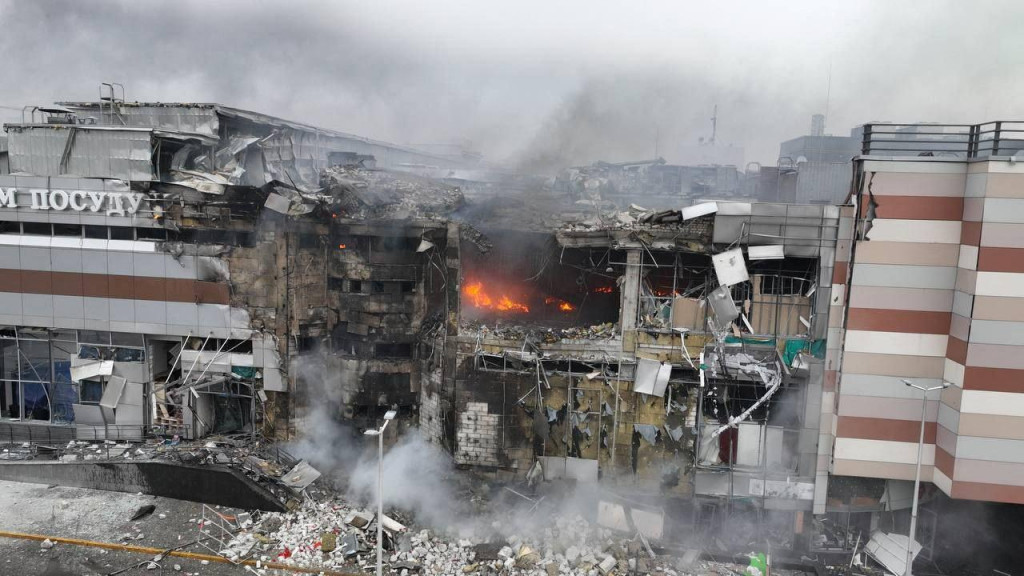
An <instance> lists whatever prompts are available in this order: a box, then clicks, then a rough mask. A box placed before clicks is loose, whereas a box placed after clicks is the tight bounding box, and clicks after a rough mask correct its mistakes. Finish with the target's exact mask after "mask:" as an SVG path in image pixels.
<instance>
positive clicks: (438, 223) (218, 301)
mask: <svg viewBox="0 0 1024 576" xmlns="http://www.w3.org/2000/svg"><path fill="white" fill-rule="evenodd" d="M26 114H27V116H29V115H30V116H31V117H26V119H25V121H24V122H22V123H19V124H10V125H7V126H6V130H7V133H8V138H9V160H10V166H11V172H12V174H10V175H3V176H0V205H2V207H0V219H2V224H0V226H2V232H3V233H2V234H0V241H2V242H3V245H0V248H2V250H0V255H2V256H3V258H4V260H3V262H4V264H3V267H4V269H5V274H3V276H2V280H0V282H3V284H2V286H0V322H2V332H0V342H2V343H3V346H4V354H3V356H2V359H3V360H2V361H3V365H2V366H3V372H2V381H3V383H2V388H0V400H2V402H0V404H2V405H3V410H4V411H3V413H2V420H0V426H5V427H7V428H8V429H9V430H10V431H11V432H10V433H11V435H12V436H13V435H15V434H18V435H21V436H23V437H26V438H28V437H31V438H35V437H37V435H40V434H46V435H48V437H54V436H63V437H78V438H136V439H139V438H144V437H146V436H149V435H152V434H179V435H181V436H184V437H189V438H191V437H201V436H203V435H206V434H210V433H215V432H216V433H220V432H237V431H243V432H248V433H251V434H256V433H257V432H262V433H263V434H265V435H272V436H276V437H278V438H289V437H291V436H293V435H294V434H295V433H296V429H297V428H298V427H299V426H301V425H302V423H303V422H304V421H305V419H306V417H307V416H308V415H309V414H310V413H311V409H312V408H316V409H322V410H325V411H326V413H327V414H329V415H330V416H331V417H332V418H334V419H336V420H342V421H347V422H349V423H350V424H352V425H354V426H356V427H363V428H365V427H370V426H372V425H374V423H375V422H376V421H377V419H379V418H380V416H381V415H382V414H383V413H384V411H387V410H390V409H395V410H397V412H398V414H399V418H398V422H399V426H395V427H392V428H390V429H389V430H390V431H391V433H397V432H398V431H400V430H401V429H402V428H403V426H418V427H419V428H420V429H421V430H422V431H423V432H424V433H425V434H426V436H427V437H429V438H430V439H431V440H433V441H434V442H436V443H437V444H438V445H440V446H443V447H445V448H446V449H447V450H448V451H449V452H450V453H451V454H453V456H454V458H455V461H456V462H457V463H458V464H460V465H464V466H468V467H472V468H474V469H476V470H478V471H481V472H485V473H490V474H493V475H494V476H495V477H498V478H504V479H509V478H526V477H530V478H534V479H536V478H539V477H544V478H557V477H562V478H573V479H576V480H578V481H582V482H591V481H596V480H598V478H600V479H602V480H603V481H605V482H607V483H609V484H610V485H613V486H617V487H620V488H622V489H624V490H629V491H632V492H634V493H639V494H647V495H654V494H662V495H673V496H678V497H681V498H686V499H693V500H692V501H693V502H696V503H699V504H700V505H701V506H706V513H708V514H712V513H714V511H715V510H717V509H718V507H719V505H720V504H721V503H723V502H724V503H728V509H729V510H732V509H733V503H738V502H741V501H742V502H750V501H751V500H756V501H757V502H759V505H758V507H759V508H766V509H774V510H782V511H784V512H781V514H783V515H785V517H786V518H787V520H786V521H787V522H790V524H791V525H792V524H793V522H792V521H791V520H792V519H791V518H789V517H790V516H793V515H799V514H801V513H802V512H804V511H810V510H811V508H812V504H813V501H814V499H815V497H816V495H817V494H819V493H821V492H822V489H821V488H820V487H819V485H820V484H821V483H822V481H823V478H825V477H827V473H828V471H827V466H825V467H823V465H822V464H821V459H820V458H819V455H818V450H819V446H818V443H817V438H818V437H819V432H820V431H819V425H820V421H819V413H820V410H819V409H818V406H819V405H820V402H819V401H820V398H821V390H822V383H823V374H824V371H823V364H822V363H823V360H822V356H823V351H824V338H825V336H826V329H827V328H826V327H827V326H828V311H829V310H828V295H829V290H828V287H829V286H830V283H831V279H832V276H833V274H832V272H831V266H832V262H833V259H834V250H835V235H836V230H837V226H838V224H837V222H838V209H836V208H833V207H826V206H799V207H797V206H786V205H778V204H749V203H730V202H720V203H717V204H716V203H706V204H700V205H696V206H690V207H687V208H684V209H682V210H666V211H661V212H656V211H647V210H643V209H641V208H639V207H636V206H633V207H631V208H630V209H629V210H627V211H615V210H613V211H609V210H608V209H607V207H608V206H609V205H610V204H611V203H609V202H604V201H602V200H601V199H600V198H598V199H596V200H595V199H594V198H589V197H588V198H589V199H583V200H582V201H580V199H579V198H577V197H573V196H571V195H567V194H562V193H560V192H559V190H557V189H556V190H550V189H549V190H546V191H537V190H535V189H532V188H531V191H529V192H524V193H521V194H518V195H517V196H516V197H515V198H508V197H503V196H502V195H501V194H499V193H495V190H494V186H512V187H514V186H515V185H516V179H515V177H514V176H509V175H503V176H502V177H501V178H498V179H494V180H491V181H488V182H486V184H485V185H483V184H482V185H479V186H478V187H477V190H478V192H479V193H480V194H481V196H480V200H479V202H478V203H477V204H475V205H470V204H469V203H468V202H467V199H466V197H465V196H464V194H463V192H462V189H461V188H460V187H457V186H454V185H453V183H452V182H453V181H452V180H451V179H436V178H431V177H427V176H424V175H423V174H424V173H434V172H437V170H438V168H437V167H446V166H447V167H449V168H450V169H451V173H452V174H459V175H460V176H459V178H460V179H462V178H468V177H470V175H471V174H474V171H473V170H472V168H473V166H472V164H471V163H472V162H476V160H477V159H474V158H468V159H467V158H466V157H463V156H458V157H447V156H439V155H436V154H428V153H426V152H421V151H417V150H413V149H408V148H403V147H398V146H394V145H389V144H386V143H381V142H375V141H370V140H366V139H362V138H358V137H354V136H351V135H346V134H341V133H337V132H331V131H327V130H321V129H317V128H313V127H310V126H306V125H301V124H297V123H293V122H288V121H285V120H282V119H279V118H274V117H271V116H266V115H262V114H257V113H254V112H248V111H242V110H238V109H234V108H229V107H225V106H220V105H213V104H209V105H206V104H144V103H129V102H124V101H123V99H120V98H117V97H116V96H115V94H110V97H109V98H107V99H105V100H103V101H101V102H99V103H64V104H62V105H60V106H55V107H47V108H39V109H34V110H31V111H27V112H26ZM427 165H429V166H432V167H433V168H431V169H430V170H426V171H425V170H423V169H422V167H423V166H427ZM482 180H486V179H482ZM525 183H529V186H532V185H533V184H535V183H536V180H535V179H529V178H525V179H523V180H521V181H519V184H522V185H524V186H527V184H525ZM737 509H738V505H737ZM700 510H704V509H703V508H700ZM702 513H703V512H702ZM728 517H729V515H727V514H724V513H723V514H722V515H721V516H720V518H722V519H723V521H724V519H727V518H728ZM796 524H798V525H801V526H802V524H800V522H797V523H796Z"/></svg>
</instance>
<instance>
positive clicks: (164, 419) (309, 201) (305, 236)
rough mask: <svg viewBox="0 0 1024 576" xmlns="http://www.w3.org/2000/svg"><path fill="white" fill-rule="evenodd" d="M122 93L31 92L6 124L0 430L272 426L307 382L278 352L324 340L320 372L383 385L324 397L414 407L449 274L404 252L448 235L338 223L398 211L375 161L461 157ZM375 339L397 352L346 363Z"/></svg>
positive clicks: (130, 432)
mask: <svg viewBox="0 0 1024 576" xmlns="http://www.w3.org/2000/svg"><path fill="white" fill-rule="evenodd" d="M121 96H122V95H121V94H119V93H118V92H117V91H115V88H114V87H109V89H108V92H107V96H106V97H105V98H104V99H103V100H101V101H100V102H96V103H81V102H74V103H70V102H69V103H63V104H61V105H56V106H50V107H37V108H31V109H26V111H25V117H24V118H23V121H22V122H21V123H17V124H8V125H5V130H6V132H7V135H8V142H9V147H8V148H7V154H6V155H5V156H6V157H7V158H8V159H9V163H10V174H4V175H0V254H2V265H0V267H2V268H3V270H2V272H0V346H2V348H3V353H2V355H0V406H2V412H0V426H2V427H4V428H5V430H4V432H5V434H7V435H8V436H9V437H10V438H24V439H29V440H34V439H43V438H45V439H47V440H57V439H67V438H74V437H78V438H82V439H92V438H127V439H132V438H134V439H141V438H143V437H146V436H148V435H151V434H154V433H159V434H178V435H181V436H183V437H186V438H191V437H200V436H203V435H206V434H209V433H212V432H232V431H248V432H250V433H253V434H255V433H256V432H257V431H259V430H263V431H264V432H267V433H271V434H275V433H276V434H277V435H279V436H281V437H286V436H288V435H289V434H290V427H291V426H293V424H294V421H295V406H296V403H295V399H296V398H297V397H302V398H303V400H305V398H304V397H303V394H302V393H301V389H302V386H301V385H297V384H296V375H295V374H296V372H297V371H296V370H293V369H291V368H292V367H293V366H294V365H295V364H296V362H297V359H299V358H301V357H302V356H304V355H306V354H309V353H311V352H312V351H313V350H315V349H317V348H319V347H321V346H322V345H323V343H325V342H326V343H328V345H329V344H330V343H331V342H332V341H333V342H334V345H333V348H334V349H335V351H336V352H337V355H336V356H335V358H336V360H335V362H336V364H335V365H332V366H331V367H330V369H332V370H342V371H349V372H346V373H352V374H358V377H359V379H360V381H367V382H373V383H374V389H375V390H376V393H375V394H369V393H367V394H364V395H359V394H357V393H355V392H351V393H348V394H341V395H338V396H336V397H335V400H337V401H339V402H340V401H341V400H342V399H344V400H345V403H346V405H348V406H350V407H351V409H350V412H352V413H353V414H355V413H359V412H360V411H359V409H358V408H357V407H358V406H359V405H360V402H363V405H370V404H373V405H374V406H376V405H377V404H378V403H379V402H387V403H389V404H399V405H404V406H408V405H410V404H412V403H413V402H412V400H410V398H413V397H414V396H415V392H416V386H417V379H416V377H415V372H416V371H415V370H414V369H413V368H412V367H411V365H410V363H411V362H412V359H415V358H416V357H417V349H418V346H417V344H416V342H415V340H414V336H415V334H416V333H417V330H418V329H419V319H420V318H421V317H423V316H425V315H426V314H427V313H428V312H429V311H430V310H429V309H430V304H429V303H430V302H432V300H431V299H435V300H436V299H437V298H442V297H443V292H442V291H443V286H444V284H443V283H438V282H436V281H435V279H434V278H433V277H432V276H429V275H424V274H423V273H422V271H423V270H435V267H434V266H428V265H426V264H422V265H420V266H418V267H417V266H415V265H411V264H410V263H409V262H408V258H407V257H406V254H407V248H409V247H410V246H411V248H412V254H414V255H416V254H419V253H418V252H416V251H415V248H416V247H417V246H418V245H419V244H421V243H424V244H425V245H430V246H432V247H436V250H437V251H442V250H444V249H445V246H446V245H447V240H448V236H449V232H448V230H447V227H446V225H445V224H443V223H442V224H440V225H439V224H436V223H432V224H425V225H421V226H419V227H417V226H416V225H407V226H402V227H401V229H400V230H397V231H396V230H387V229H384V228H380V227H377V226H375V225H374V224H373V223H372V222H371V221H370V220H369V219H363V220H361V221H360V223H359V224H358V225H352V226H349V225H347V224H343V223H344V222H347V220H346V218H349V217H351V215H352V214H354V213H356V212H359V211H363V213H365V212H366V211H376V212H375V213H382V212H381V211H383V210H386V209H388V208H391V209H393V210H401V209H402V207H401V205H402V202H403V200H404V199H405V197H406V196H405V195H403V194H402V193H401V189H402V188H401V185H400V183H399V182H398V180H395V179H392V181H389V182H388V183H387V184H382V185H381V186H378V187H377V188H382V187H384V186H390V188H389V189H388V193H389V194H391V196H388V195H386V194H385V195H379V194H378V195H376V196H372V197H371V196H366V195H362V190H363V189H365V188H367V183H366V181H365V180H366V178H370V177H377V173H376V172H373V169H374V167H375V166H379V167H380V168H381V169H382V170H383V169H388V168H393V167H396V166H400V165H406V164H416V165H422V164H430V165H434V166H438V165H440V166H449V167H453V168H455V167H465V166H466V165H467V164H466V163H467V160H466V159H464V158H449V157H444V156H440V155H435V154H428V153H425V152H421V151H417V150H414V149H409V148H403V147H400V146H395V145H391V144H387V143H383V142H377V141H373V140H369V139H365V138H360V137H356V136H352V135H348V134H343V133H339V132H331V131H327V130H322V129H318V128H314V127H310V126H306V125H302V124H297V123H293V122H288V121H285V120H282V119H279V118H274V117H271V116H266V115H262V114H258V113H253V112H248V111H243V110H238V109H234V108H229V107H225V106H220V105H215V104H146V103H133V102H125V101H124V99H123V97H121ZM331 166H351V167H354V168H352V170H359V171H362V174H364V175H368V176H366V178H362V179H361V177H360V176H358V175H356V176H353V177H352V178H347V179H346V176H345V175H343V174H341V169H340V168H339V169H337V170H336V171H335V172H334V173H330V172H329V169H330V168H331ZM331 174H333V175H334V176H335V179H334V180H332V181H331V182H330V183H327V182H324V183H323V185H324V186H325V187H326V189H328V190H330V191H332V192H333V193H335V196H333V197H331V196H328V195H325V194H323V193H322V186H321V185H322V183H321V177H324V178H327V177H328V176H329V175H331ZM370 188H373V187H372V186H370ZM396 195H397V197H396ZM454 196H455V197H456V198H455V199H456V200H457V199H458V198H457V196H458V194H457V193H456V194H454ZM431 197H432V198H433V195H431ZM450 208H451V207H450V206H449V207H445V206H440V207H438V206H433V205H431V206H428V207H425V208H424V207H421V210H420V213H422V212H424V211H425V210H426V211H429V210H430V209H438V210H442V209H450ZM387 217H388V218H392V219H395V218H401V217H402V216H401V215H398V214H396V212H391V213H389V214H388V216H387ZM357 255H363V256H365V257H366V259H365V261H362V263H360V262H357V261H359V259H360V257H358V256H357ZM414 258H415V257H414ZM422 258H423V259H424V260H423V262H427V260H426V259H427V258H428V256H426V255H423V256H422ZM434 264H437V259H436V258H434ZM442 265H443V262H442ZM389 313H393V314H391V315H389ZM367 351H372V352H373V353H374V354H376V355H377V356H379V357H381V358H389V359H403V358H404V361H395V362H392V361H387V362H378V363H373V362H370V363H366V362H358V361H355V362H349V361H347V360H346V358H353V357H356V356H358V355H360V354H363V353H366V352H367ZM358 386H359V384H358V382H355V383H354V384H353V387H355V388H358ZM384 389H387V390H389V392H388V393H383V392H381V391H382V390H384ZM297 390H298V393H296V392H297ZM371 396H373V401H372V402H371V401H370V400H369V398H370V397H371Z"/></svg>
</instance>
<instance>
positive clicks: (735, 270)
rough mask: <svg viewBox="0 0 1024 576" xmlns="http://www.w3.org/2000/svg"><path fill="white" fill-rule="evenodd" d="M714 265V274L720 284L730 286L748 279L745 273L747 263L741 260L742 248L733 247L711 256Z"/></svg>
mask: <svg viewBox="0 0 1024 576" xmlns="http://www.w3.org/2000/svg"><path fill="white" fill-rule="evenodd" d="M711 261H712V263H714V265H715V275H716V276H717V277H718V283H719V284H720V285H722V286H732V285H734V284H739V283H741V282H746V281H747V280H749V279H750V276H748V275H747V263H746V262H745V261H744V260H743V249H741V248H733V249H732V250H726V251H725V252H722V253H721V254H715V255H714V256H712V257H711Z"/></svg>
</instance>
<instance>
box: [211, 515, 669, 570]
mask: <svg viewBox="0 0 1024 576" xmlns="http://www.w3.org/2000/svg"><path fill="white" fill-rule="evenodd" d="M396 516H397V515H396ZM376 522H377V519H376V515H375V514H374V513H373V512H367V511H362V510H359V509H357V508H353V507H351V506H350V505H348V504H346V503H345V502H344V501H342V500H340V499H337V498H334V497H331V498H328V499H326V500H323V501H319V502H318V501H315V500H313V499H312V498H308V499H307V500H306V501H305V502H303V504H302V506H301V507H300V508H299V509H297V510H295V511H293V512H289V513H268V514H263V515H262V517H261V518H260V520H259V521H258V522H257V523H255V524H254V525H253V526H252V527H251V528H250V529H248V530H244V531H242V532H240V533H239V534H238V535H236V536H235V538H234V539H233V540H232V541H231V542H229V543H227V545H226V546H225V549H224V550H223V551H222V553H223V554H224V555H226V556H234V557H239V554H241V553H242V552H243V551H248V552H249V553H250V554H251V555H252V557H254V558H257V559H259V560H261V561H262V562H282V563H286V564H292V565H296V566H304V567H313V568H318V567H320V568H324V569H341V568H349V569H351V568H354V567H356V566H358V567H360V568H363V569H372V568H373V567H374V565H375V563H376V545H377V541H376V534H377V530H376ZM383 527H384V534H385V543H384V563H385V571H386V572H387V573H395V574H401V575H403V576H408V575H409V574H413V573H418V574H509V575H515V574H547V575H549V576H555V575H559V574H561V575H565V576H576V575H579V576H585V575H592V574H601V575H608V574H665V575H667V576H677V575H679V574H686V572H680V571H679V570H678V568H677V567H676V564H677V561H676V560H675V559H673V558H671V557H666V556H661V557H659V556H655V555H654V554H653V551H651V550H650V548H649V547H648V546H647V545H645V543H644V541H643V540H642V539H641V538H640V537H639V536H638V535H637V536H633V537H629V536H628V535H626V534H624V533H620V532H614V531H611V530H608V529H604V528H601V527H598V526H595V525H593V524H591V523H590V522H588V521H587V520H586V519H584V518H583V517H581V516H578V515H577V516H572V517H556V518H554V519H552V520H551V521H550V522H549V523H548V525H547V527H546V528H544V529H542V530H541V529H536V530H527V531H526V532H527V533H526V534H523V535H519V534H514V535H511V536H499V534H502V533H503V532H504V531H505V530H506V529H507V528H508V527H507V526H506V522H503V521H494V522H493V523H492V524H491V526H490V528H489V529H487V528H480V529H478V530H477V531H479V532H490V533H492V536H491V537H489V538H479V537H476V536H471V537H469V538H466V537H460V536H459V535H457V534H444V533H439V532H433V531H431V530H428V529H420V530H418V531H411V530H409V529H408V528H406V527H405V526H403V525H402V524H399V523H398V522H396V521H394V520H393V519H392V518H390V517H389V516H388V515H385V517H384V526H383Z"/></svg>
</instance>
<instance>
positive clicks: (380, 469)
mask: <svg viewBox="0 0 1024 576" xmlns="http://www.w3.org/2000/svg"><path fill="white" fill-rule="evenodd" d="M397 415H398V412H396V411H395V410H388V411H387V413H385V414H384V425H383V426H381V427H380V430H367V431H366V432H363V434H365V435H367V436H376V437H377V576H382V575H383V574H384V429H385V428H387V427H388V422H391V421H392V420H394V419H395V416H397Z"/></svg>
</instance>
